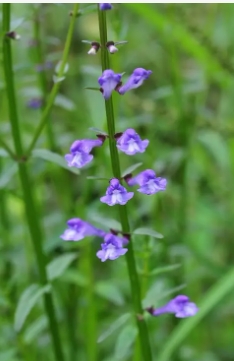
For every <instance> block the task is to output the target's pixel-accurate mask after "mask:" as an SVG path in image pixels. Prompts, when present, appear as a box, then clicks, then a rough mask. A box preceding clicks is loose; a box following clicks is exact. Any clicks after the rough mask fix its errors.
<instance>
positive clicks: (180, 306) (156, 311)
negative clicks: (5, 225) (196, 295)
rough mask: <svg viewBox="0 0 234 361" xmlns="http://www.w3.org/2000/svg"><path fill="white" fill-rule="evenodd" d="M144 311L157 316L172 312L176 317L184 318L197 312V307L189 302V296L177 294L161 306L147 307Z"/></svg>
mask: <svg viewBox="0 0 234 361" xmlns="http://www.w3.org/2000/svg"><path fill="white" fill-rule="evenodd" d="M146 311H148V312H149V313H150V314H151V315H152V316H159V315H162V314H163V313H174V314H175V317H177V318H185V317H191V316H194V315H195V314H196V313H197V312H198V307H197V305H196V304H195V303H193V302H190V300H189V297H187V296H184V295H179V296H176V297H175V298H173V299H172V300H170V301H169V302H168V303H167V304H166V305H164V306H162V307H159V308H153V307H148V308H146Z"/></svg>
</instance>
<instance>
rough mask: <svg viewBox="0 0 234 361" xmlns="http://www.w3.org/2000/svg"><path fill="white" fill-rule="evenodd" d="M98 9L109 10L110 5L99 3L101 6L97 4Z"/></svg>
mask: <svg viewBox="0 0 234 361" xmlns="http://www.w3.org/2000/svg"><path fill="white" fill-rule="evenodd" d="M99 9H100V10H111V9H112V5H111V4H107V3H101V4H99Z"/></svg>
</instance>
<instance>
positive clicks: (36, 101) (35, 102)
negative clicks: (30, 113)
mask: <svg viewBox="0 0 234 361" xmlns="http://www.w3.org/2000/svg"><path fill="white" fill-rule="evenodd" d="M27 107H28V108H31V109H39V108H41V107H42V99H40V98H33V99H30V100H29V101H28V102H27Z"/></svg>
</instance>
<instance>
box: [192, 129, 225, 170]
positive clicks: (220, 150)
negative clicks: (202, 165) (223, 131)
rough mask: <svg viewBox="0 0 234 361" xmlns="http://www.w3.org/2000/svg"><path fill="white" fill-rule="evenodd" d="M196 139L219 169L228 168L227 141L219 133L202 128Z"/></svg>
mask: <svg viewBox="0 0 234 361" xmlns="http://www.w3.org/2000/svg"><path fill="white" fill-rule="evenodd" d="M197 139H198V140H199V142H200V143H201V144H202V145H203V147H204V148H205V149H206V150H207V151H208V152H209V153H210V156H211V157H212V158H213V159H214V161H215V162H216V163H217V165H218V166H219V167H220V168H221V169H229V168H230V159H229V152H228V147H227V143H226V142H225V140H224V139H223V138H222V136H221V135H220V134H219V133H217V132H215V131H213V130H204V131H202V132H200V133H199V134H198V136H197Z"/></svg>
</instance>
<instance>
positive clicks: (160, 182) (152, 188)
mask: <svg viewBox="0 0 234 361" xmlns="http://www.w3.org/2000/svg"><path fill="white" fill-rule="evenodd" d="M125 180H126V182H127V184H128V185H129V186H133V185H135V184H138V185H139V186H140V188H138V189H137V191H138V192H140V193H144V194H147V195H151V194H154V193H157V192H160V191H165V189H166V185H167V180H166V179H165V178H161V177H156V174H155V172H154V171H153V170H152V169H146V170H144V171H143V172H141V173H139V174H138V175H137V176H135V177H131V176H126V177H125Z"/></svg>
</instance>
